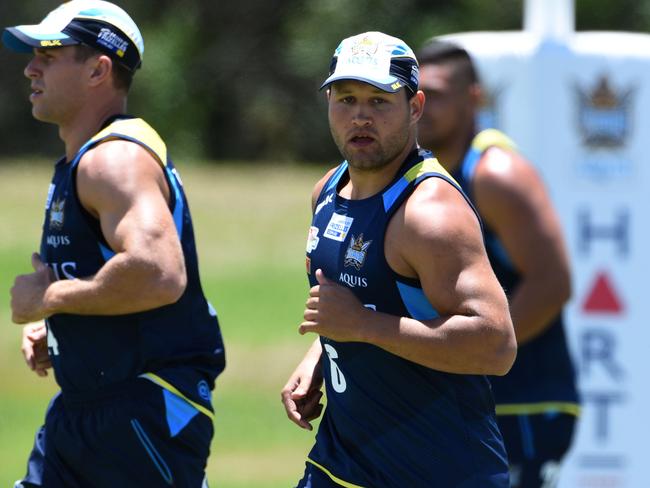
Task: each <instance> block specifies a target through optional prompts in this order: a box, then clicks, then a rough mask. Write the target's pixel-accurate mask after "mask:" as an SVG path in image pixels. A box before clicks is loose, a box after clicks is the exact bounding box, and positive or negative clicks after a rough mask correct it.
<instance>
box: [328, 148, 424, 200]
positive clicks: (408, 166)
mask: <svg viewBox="0 0 650 488" xmlns="http://www.w3.org/2000/svg"><path fill="white" fill-rule="evenodd" d="M420 151H424V150H423V149H421V148H419V147H416V148H415V149H413V150H412V151H411V152H410V153H408V155H407V156H406V158H404V161H403V162H402V164H401V166H400V167H399V169H398V170H397V172H396V173H395V176H394V177H393V179H392V180H390V181H389V182H388V184H387V185H386V186H384V188H382V189H381V190H380V191H378V192H377V193H375V194H374V195H371V196H369V197H366V198H360V199H351V198H345V197H342V196H341V195H340V194H339V190H340V188H341V186H342V183H343V181H344V178H347V179H346V180H345V181H346V182H347V181H349V180H350V173H349V169H348V168H349V163H348V162H347V161H345V164H346V165H347V167H346V168H345V171H343V172H342V173H341V175H340V176H339V177H338V181H337V182H336V186H335V187H334V197H335V198H336V200H337V201H339V202H344V203H346V204H348V205H364V204H367V203H368V202H372V201H373V200H375V199H377V198H379V197H382V196H383V195H384V193H386V191H388V190H390V189H391V188H392V187H393V185H394V184H395V182H397V180H399V179H400V178H401V177H403V176H404V175H405V174H406V172H407V171H408V170H410V169H411V168H412V167H413V164H409V163H412V162H413V160H414V159H416V158H418V157H420ZM425 159H426V158H425ZM416 164H417V163H416Z"/></svg>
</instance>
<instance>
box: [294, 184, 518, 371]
mask: <svg viewBox="0 0 650 488" xmlns="http://www.w3.org/2000/svg"><path fill="white" fill-rule="evenodd" d="M385 252H386V258H387V260H388V263H389V265H390V266H391V267H392V268H393V269H394V270H395V271H396V272H398V273H399V274H401V275H404V276H408V277H414V278H416V277H417V278H419V280H420V282H421V285H422V289H423V291H424V294H425V296H426V297H427V299H428V300H429V302H430V303H431V305H432V306H433V307H434V308H435V309H436V310H437V311H438V312H439V314H440V316H439V317H438V318H435V319H431V320H416V319H413V318H409V317H396V316H393V315H389V314H385V313H378V312H374V311H371V310H369V309H367V308H365V307H363V306H362V304H361V303H360V302H359V301H358V300H357V299H356V297H355V296H354V295H353V294H352V292H351V291H350V290H349V289H347V288H344V287H342V286H340V285H338V284H336V283H334V282H332V281H329V280H328V279H327V278H325V277H323V276H322V273H321V272H320V271H318V272H317V277H318V278H319V282H320V284H319V285H318V286H316V287H313V288H312V290H311V297H310V299H309V300H308V302H307V310H306V311H305V322H303V324H302V325H301V331H302V332H303V333H304V332H308V331H312V332H318V333H320V334H322V335H325V336H328V337H331V338H333V339H335V340H340V341H361V342H368V343H371V344H374V345H377V346H379V347H381V348H383V349H385V350H387V351H390V352H392V353H393V354H396V355H398V356H401V357H403V358H406V359H409V360H411V361H413V362H416V363H418V364H421V365H424V366H427V367H429V368H432V369H436V370H440V371H446V372H450V373H464V374H496V375H499V374H505V373H506V372H507V371H508V370H509V368H510V366H511V365H512V362H513V361H514V357H515V350H516V344H515V338H514V331H513V329H512V323H511V320H510V316H509V313H508V305H507V301H506V298H505V295H504V293H503V291H502V289H501V287H500V285H499V283H498V282H497V280H496V277H495V276H494V273H493V272H492V269H491V267H490V264H489V262H488V260H487V256H486V254H485V250H484V248H483V243H482V237H481V233H480V228H479V225H478V221H477V219H476V217H475V216H474V215H473V213H472V211H471V209H470V208H469V206H468V205H467V204H466V203H465V202H464V200H463V198H462V196H461V195H460V193H459V192H458V191H457V190H455V189H454V188H452V187H451V186H450V185H449V184H448V183H446V182H444V181H442V180H439V179H433V178H432V179H429V180H426V181H424V182H423V183H422V184H420V185H419V186H418V188H417V189H416V190H415V192H414V193H413V195H412V196H411V197H410V198H409V199H408V200H407V202H406V203H405V204H404V205H403V206H402V208H400V210H399V211H398V212H397V213H396V214H395V216H394V217H393V219H392V220H391V223H390V225H389V227H388V229H387V231H386V243H385Z"/></svg>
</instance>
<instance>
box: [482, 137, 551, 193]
mask: <svg viewBox="0 0 650 488" xmlns="http://www.w3.org/2000/svg"><path fill="white" fill-rule="evenodd" d="M538 187H541V188H543V182H542V179H541V177H540V175H539V173H538V172H537V170H536V169H535V167H534V166H533V165H532V163H530V162H529V161H528V160H527V159H526V158H524V157H523V156H522V155H521V154H519V153H518V152H516V151H512V150H509V149H503V148H499V147H491V148H489V149H488V150H487V151H485V153H484V154H483V156H482V157H481V160H480V161H479V164H478V166H477V168H476V175H475V179H474V191H475V193H476V196H477V199H481V198H483V199H485V198H490V199H497V200H498V199H503V198H508V197H509V196H517V195H519V196H520V197H525V196H526V195H527V194H530V192H531V190H535V189H537V188H538Z"/></svg>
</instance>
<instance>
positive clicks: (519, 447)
mask: <svg viewBox="0 0 650 488" xmlns="http://www.w3.org/2000/svg"><path fill="white" fill-rule="evenodd" d="M497 422H498V424H499V429H500V430H501V434H502V435H503V440H504V441H505V445H506V450H507V451H508V460H509V463H510V480H511V486H512V487H513V488H539V487H542V486H544V487H549V488H550V487H554V486H557V483H558V480H559V468H560V463H561V461H562V458H563V457H564V455H565V454H566V453H567V451H568V450H569V447H571V441H572V439H573V431H574V429H575V422H576V417H575V416H573V415H570V414H561V413H543V414H535V415H499V416H497Z"/></svg>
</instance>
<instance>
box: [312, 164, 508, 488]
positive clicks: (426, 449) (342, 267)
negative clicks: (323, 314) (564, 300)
mask: <svg viewBox="0 0 650 488" xmlns="http://www.w3.org/2000/svg"><path fill="white" fill-rule="evenodd" d="M347 177H348V172H347V163H345V162H344V163H343V164H341V165H340V166H339V168H338V169H337V170H336V171H335V172H334V173H333V174H332V176H331V178H330V179H329V181H328V182H327V183H326V184H325V185H324V187H323V190H322V192H321V194H320V196H319V198H318V201H317V204H316V207H315V211H314V216H313V221H312V226H311V228H310V231H309V238H308V242H307V270H308V273H309V281H310V284H311V285H312V286H313V285H315V284H317V283H316V279H315V275H314V274H315V270H317V269H319V268H320V269H322V270H323V272H324V274H325V276H326V277H328V278H329V279H331V280H335V281H337V282H338V283H339V284H341V285H343V286H346V287H348V288H349V289H350V290H352V292H353V293H354V294H355V295H356V296H357V298H358V299H359V300H360V301H361V302H362V303H363V304H364V305H365V306H366V307H369V308H371V309H373V310H376V311H378V312H385V313H388V314H392V315H395V316H405V317H412V318H415V319H419V320H427V319H432V318H435V317H437V316H438V314H437V312H436V310H434V309H433V307H432V306H431V304H430V303H429V301H428V300H427V298H426V297H425V295H424V293H423V291H422V289H421V287H420V284H419V282H418V281H417V280H414V279H409V278H405V277H401V276H399V275H397V274H396V273H395V272H394V271H392V270H391V268H390V267H389V265H388V263H387V262H386V258H385V256H384V234H385V231H386V228H387V225H388V223H389V220H390V218H391V217H392V215H393V214H394V213H395V211H396V210H397V209H398V208H399V207H400V206H401V205H402V203H403V202H404V201H405V200H406V199H407V198H408V197H409V195H410V194H411V193H412V192H413V190H414V189H415V187H416V186H417V185H418V184H419V183H420V182H421V181H423V180H424V179H426V178H432V177H436V178H441V179H443V180H445V181H447V182H448V183H449V184H451V185H453V186H454V187H456V188H457V189H458V190H459V191H460V192H461V193H462V191H461V190H460V188H459V187H458V186H457V185H456V183H455V182H454V181H453V179H452V178H451V177H450V176H449V175H448V174H447V172H446V171H445V170H444V169H443V168H442V167H441V166H440V164H439V163H438V162H437V161H436V160H435V159H433V157H432V156H431V154H430V153H428V152H426V151H413V152H412V153H411V154H410V155H409V157H408V158H407V159H406V161H405V162H404V164H403V166H402V168H401V169H400V171H399V172H398V174H397V175H396V177H395V179H394V180H393V181H392V182H391V183H390V184H389V185H388V186H387V187H386V188H385V189H384V190H383V191H382V192H380V193H378V194H377V195H375V196H372V197H370V198H367V199H362V200H348V199H345V198H342V197H340V196H339V195H338V188H339V187H340V183H341V182H342V181H345V179H346V178H347ZM468 205H469V203H468ZM450 252H453V251H450ZM321 343H322V347H323V356H322V365H323V375H324V378H325V387H326V394H327V407H326V409H325V412H324V414H323V418H322V420H321V423H320V427H319V430H318V433H317V436H316V443H315V445H314V447H313V449H312V450H311V452H310V453H309V456H308V460H307V462H308V463H311V464H312V465H314V466H316V467H317V468H318V469H320V470H321V471H322V472H324V473H326V474H327V476H328V477H329V478H330V479H331V480H333V481H334V482H335V483H337V484H339V485H342V486H347V487H359V486H363V487H373V488H383V487H395V488H398V487H399V488H403V487H409V488H418V487H422V488H424V487H426V488H431V487H441V488H442V487H444V488H450V487H462V488H470V487H471V488H497V487H499V488H506V487H507V486H508V474H507V470H508V468H507V461H506V454H505V450H504V447H503V441H502V439H501V435H500V433H499V431H498V429H497V426H496V420H495V414H494V402H493V399H492V394H491V391H490V385H489V382H488V380H487V378H486V377H484V376H477V375H461V374H451V373H444V372H440V371H435V370H433V369H430V368H427V367H424V366H421V365H418V364H416V363H413V362H411V361H408V360H406V359H403V358H401V357H398V356H396V355H393V354H391V353H389V352H387V351H385V350H384V349H381V348H379V347H376V346H374V345H371V344H367V343H359V342H337V341H334V340H331V339H329V338H327V337H321Z"/></svg>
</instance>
